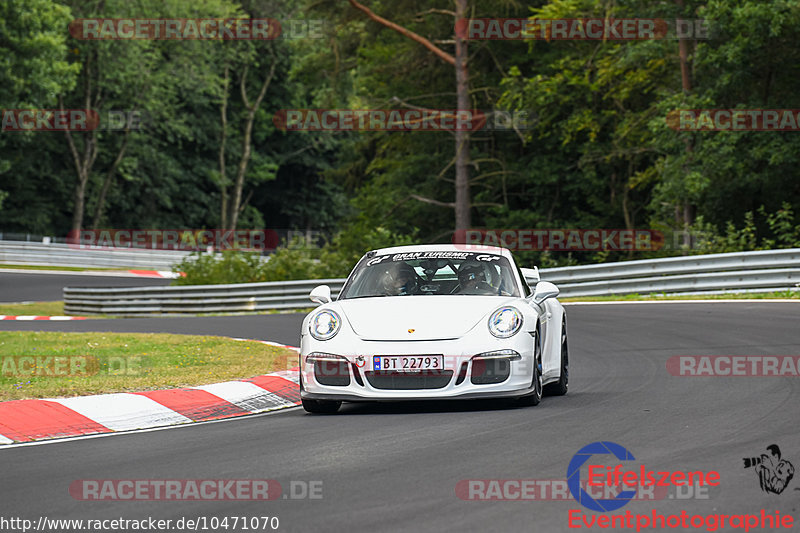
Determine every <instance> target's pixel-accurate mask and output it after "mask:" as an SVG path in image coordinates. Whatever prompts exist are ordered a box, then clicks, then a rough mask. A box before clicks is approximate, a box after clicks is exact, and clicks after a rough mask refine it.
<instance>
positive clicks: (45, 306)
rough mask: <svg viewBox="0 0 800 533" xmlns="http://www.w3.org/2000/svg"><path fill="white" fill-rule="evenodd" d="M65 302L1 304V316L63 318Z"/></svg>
mask: <svg viewBox="0 0 800 533" xmlns="http://www.w3.org/2000/svg"><path fill="white" fill-rule="evenodd" d="M63 314H64V302H26V303H20V304H2V303H0V315H36V316H62V315H63Z"/></svg>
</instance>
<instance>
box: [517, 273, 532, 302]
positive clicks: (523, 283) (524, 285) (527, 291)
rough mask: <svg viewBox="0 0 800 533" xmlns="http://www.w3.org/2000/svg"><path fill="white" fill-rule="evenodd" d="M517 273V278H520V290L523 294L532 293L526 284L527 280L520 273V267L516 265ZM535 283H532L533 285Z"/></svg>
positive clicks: (528, 294)
mask: <svg viewBox="0 0 800 533" xmlns="http://www.w3.org/2000/svg"><path fill="white" fill-rule="evenodd" d="M517 273H518V274H519V279H521V280H522V290H523V292H524V293H525V296H530V295H531V294H533V290H532V288H531V287H530V286H529V285H528V280H526V279H525V276H523V275H522V269H521V268H520V267H517ZM535 286H536V284H534V287H535Z"/></svg>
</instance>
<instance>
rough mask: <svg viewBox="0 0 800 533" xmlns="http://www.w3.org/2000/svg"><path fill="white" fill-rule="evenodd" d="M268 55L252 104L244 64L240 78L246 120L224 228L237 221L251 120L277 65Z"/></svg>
mask: <svg viewBox="0 0 800 533" xmlns="http://www.w3.org/2000/svg"><path fill="white" fill-rule="evenodd" d="M270 55H271V56H272V64H271V65H270V68H269V74H267V77H266V79H265V80H264V83H262V84H261V90H260V91H259V93H258V96H257V97H256V99H255V101H254V102H253V103H252V104H251V103H250V100H249V99H248V98H247V71H248V67H246V66H245V68H244V71H243V72H242V78H241V81H240V83H239V90H240V91H241V93H242V102H243V103H244V106H245V108H246V109H247V120H246V122H245V125H244V137H243V139H242V157H241V158H240V159H239V166H238V168H237V171H236V181H235V182H234V184H233V192H232V194H231V199H230V205H229V206H228V217H229V218H230V224H228V226H227V227H226V228H224V229H230V230H235V229H236V225H237V224H238V223H239V213H240V212H241V209H240V207H241V205H242V189H243V188H244V176H245V174H246V173H247V165H248V163H249V162H250V153H251V148H252V142H253V121H254V120H255V117H256V111H257V110H258V108H259V106H260V105H261V102H262V100H264V95H265V94H267V89H268V88H269V84H270V82H271V81H272V77H273V76H274V75H275V68H276V67H277V65H278V59H277V57H275V53H274V52H273V51H272V50H270Z"/></svg>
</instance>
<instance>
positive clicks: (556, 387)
mask: <svg viewBox="0 0 800 533" xmlns="http://www.w3.org/2000/svg"><path fill="white" fill-rule="evenodd" d="M568 389H569V344H568V342H567V319H566V318H564V321H563V322H562V323H561V377H559V378H558V381H556V382H555V383H548V384H547V385H545V387H544V392H545V393H546V394H547V395H548V396H564V395H565V394H566V393H567V390H568Z"/></svg>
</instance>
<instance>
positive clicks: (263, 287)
mask: <svg viewBox="0 0 800 533" xmlns="http://www.w3.org/2000/svg"><path fill="white" fill-rule="evenodd" d="M317 285H329V286H330V288H331V293H332V294H333V295H334V297H335V296H337V295H338V294H339V291H341V290H342V285H344V280H343V279H318V280H302V281H271V282H265V283H236V284H231V285H183V286H177V287H124V288H74V287H65V288H64V312H65V313H66V314H68V315H81V314H103V315H120V316H141V315H159V314H197V313H252V312H253V311H268V310H271V309H302V308H305V307H313V306H314V304H313V303H312V302H311V300H309V299H308V293H309V292H311V289H313V288H314V287H316V286H317Z"/></svg>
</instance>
